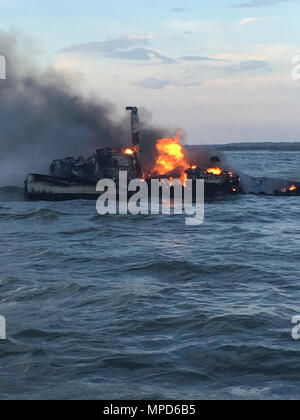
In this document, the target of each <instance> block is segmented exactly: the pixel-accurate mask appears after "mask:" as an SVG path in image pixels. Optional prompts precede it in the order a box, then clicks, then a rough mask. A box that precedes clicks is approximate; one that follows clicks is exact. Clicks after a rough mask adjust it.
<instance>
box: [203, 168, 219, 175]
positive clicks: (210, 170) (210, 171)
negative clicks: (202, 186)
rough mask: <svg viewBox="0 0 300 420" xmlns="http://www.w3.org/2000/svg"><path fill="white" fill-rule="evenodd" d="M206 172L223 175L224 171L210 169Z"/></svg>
mask: <svg viewBox="0 0 300 420" xmlns="http://www.w3.org/2000/svg"><path fill="white" fill-rule="evenodd" d="M206 172H207V173H209V174H212V175H222V173H223V171H222V169H220V168H208V169H206Z"/></svg>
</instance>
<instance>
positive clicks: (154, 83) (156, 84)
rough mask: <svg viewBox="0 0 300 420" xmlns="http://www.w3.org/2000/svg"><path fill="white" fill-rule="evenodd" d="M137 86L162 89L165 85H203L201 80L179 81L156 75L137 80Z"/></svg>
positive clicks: (186, 86) (182, 86)
mask: <svg viewBox="0 0 300 420" xmlns="http://www.w3.org/2000/svg"><path fill="white" fill-rule="evenodd" d="M134 85H135V86H139V87H142V88H144V89H157V90H162V89H164V88H165V87H168V86H173V87H181V88H188V87H193V86H195V87H196V86H201V85H202V83H201V82H192V81H178V80H171V79H170V80H168V79H167V80H161V79H156V78H155V77H148V78H147V79H144V80H142V81H140V82H135V83H134Z"/></svg>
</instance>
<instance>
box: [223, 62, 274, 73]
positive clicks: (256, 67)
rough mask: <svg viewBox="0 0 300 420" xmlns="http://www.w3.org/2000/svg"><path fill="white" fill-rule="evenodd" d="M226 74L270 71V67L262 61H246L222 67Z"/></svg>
mask: <svg viewBox="0 0 300 420" xmlns="http://www.w3.org/2000/svg"><path fill="white" fill-rule="evenodd" d="M224 70H225V71H227V72H228V73H244V72H248V73H249V72H258V71H272V69H271V67H270V66H269V64H268V63H267V62H266V61H263V60H247V61H242V62H241V63H239V64H233V65H231V66H226V67H224Z"/></svg>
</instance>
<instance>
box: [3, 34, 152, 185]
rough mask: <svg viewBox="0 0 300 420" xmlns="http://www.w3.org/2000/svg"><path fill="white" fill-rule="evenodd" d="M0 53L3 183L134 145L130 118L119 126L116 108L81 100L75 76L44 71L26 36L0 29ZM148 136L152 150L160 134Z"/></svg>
mask: <svg viewBox="0 0 300 420" xmlns="http://www.w3.org/2000/svg"><path fill="white" fill-rule="evenodd" d="M0 54H3V55H4V56H5V57H6V63H7V79H6V80H0V126H1V138H0V144H1V149H0V176H1V177H0V185H8V184H10V185H17V184H18V185H21V184H22V182H23V180H24V178H25V175H26V173H27V172H42V173H48V168H49V165H50V163H51V161H52V160H53V159H55V158H63V157H66V156H74V155H75V156H76V155H84V156H90V155H91V154H93V153H94V152H95V150H96V149H98V148H101V147H117V146H120V145H124V144H125V145H126V144H130V141H131V139H130V128H129V120H128V121H127V120H126V122H123V121H120V122H115V121H114V120H113V113H114V107H113V106H112V105H111V104H107V103H106V102H104V101H101V98H99V100H98V99H97V100H96V99H89V100H87V99H84V98H82V97H81V96H80V95H79V94H77V93H76V91H75V89H73V87H72V86H73V79H72V76H70V77H67V76H64V75H62V74H60V73H58V72H57V71H56V70H55V69H53V68H48V69H46V70H41V69H40V68H39V67H38V66H37V65H36V62H38V59H39V56H37V55H36V52H35V51H34V49H33V47H32V45H31V43H30V42H28V41H27V40H26V39H25V38H22V37H20V36H18V35H16V34H14V33H6V32H3V31H0ZM144 135H145V141H147V142H148V143H149V148H151V147H153V146H151V144H152V145H154V143H155V139H156V138H157V137H156V136H157V135H158V132H157V131H156V130H155V129H152V128H150V127H146V128H145V132H144ZM147 147H148V146H147ZM145 149H147V148H145Z"/></svg>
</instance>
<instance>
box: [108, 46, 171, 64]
mask: <svg viewBox="0 0 300 420" xmlns="http://www.w3.org/2000/svg"><path fill="white" fill-rule="evenodd" d="M109 57H110V58H115V59H119V60H134V61H135V60H138V61H157V62H161V63H164V64H172V63H174V62H175V60H173V59H172V58H169V57H167V56H165V55H162V54H159V53H158V52H156V51H153V50H148V49H146V48H137V49H133V50H128V51H115V52H113V53H112V54H109Z"/></svg>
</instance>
